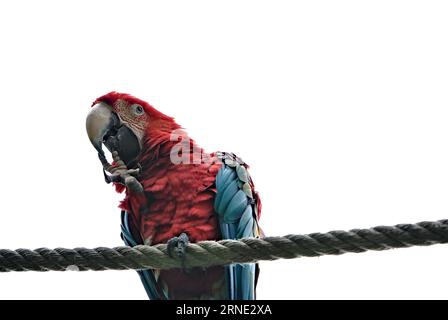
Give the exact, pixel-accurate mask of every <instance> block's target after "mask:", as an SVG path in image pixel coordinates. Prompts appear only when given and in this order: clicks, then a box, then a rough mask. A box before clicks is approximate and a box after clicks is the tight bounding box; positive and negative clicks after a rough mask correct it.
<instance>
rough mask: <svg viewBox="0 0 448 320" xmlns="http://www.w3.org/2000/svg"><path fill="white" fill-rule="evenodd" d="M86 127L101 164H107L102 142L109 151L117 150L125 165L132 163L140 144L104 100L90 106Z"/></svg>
mask: <svg viewBox="0 0 448 320" xmlns="http://www.w3.org/2000/svg"><path fill="white" fill-rule="evenodd" d="M86 129H87V135H88V136H89V139H90V142H91V143H92V144H93V146H94V147H95V149H96V150H97V151H98V155H99V157H100V160H101V162H102V163H103V165H105V164H107V160H106V156H105V154H104V151H103V148H102V145H103V144H104V145H105V146H106V148H107V149H108V150H109V151H110V152H117V153H118V155H119V157H120V159H121V160H123V161H124V162H125V163H126V164H127V165H132V163H133V161H134V160H135V159H136V158H137V156H138V155H139V154H140V150H141V146H140V141H139V139H138V138H137V136H136V135H135V134H134V132H133V131H132V130H131V129H130V128H129V127H128V126H127V125H126V124H122V123H121V121H120V119H119V117H118V115H117V114H116V113H115V112H114V111H113V110H112V108H111V107H110V106H109V105H108V104H106V103H104V102H99V103H97V104H95V105H94V106H93V107H92V110H91V111H90V113H89V114H88V115H87V119H86Z"/></svg>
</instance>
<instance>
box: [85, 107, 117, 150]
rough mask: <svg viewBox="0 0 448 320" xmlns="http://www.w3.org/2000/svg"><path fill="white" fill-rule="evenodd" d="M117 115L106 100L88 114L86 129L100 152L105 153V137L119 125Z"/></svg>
mask: <svg viewBox="0 0 448 320" xmlns="http://www.w3.org/2000/svg"><path fill="white" fill-rule="evenodd" d="M119 122H120V121H119V119H118V117H117V115H116V114H115V113H114V112H112V109H111V107H109V106H108V105H107V104H105V103H104V102H100V103H97V104H96V105H94V106H93V107H92V110H91V111H90V112H89V114H88V115H87V119H86V129H87V135H88V136H89V139H90V142H91V143H92V144H93V146H94V147H95V149H96V150H97V151H98V153H100V154H104V151H103V148H102V143H103V141H104V137H105V136H106V134H107V133H108V132H109V130H111V129H112V128H113V127H115V126H117V125H119Z"/></svg>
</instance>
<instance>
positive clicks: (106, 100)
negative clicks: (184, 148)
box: [86, 91, 180, 166]
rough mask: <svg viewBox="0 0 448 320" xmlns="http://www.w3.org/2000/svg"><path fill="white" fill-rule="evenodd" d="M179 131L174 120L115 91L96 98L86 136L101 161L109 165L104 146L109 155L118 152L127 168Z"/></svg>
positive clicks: (88, 120) (88, 117) (148, 105)
mask: <svg viewBox="0 0 448 320" xmlns="http://www.w3.org/2000/svg"><path fill="white" fill-rule="evenodd" d="M178 128H180V126H179V125H177V124H176V123H175V121H174V119H173V118H172V117H169V116H167V115H165V114H163V113H161V112H160V111H158V110H156V109H155V108H154V107H152V106H151V105H150V104H149V103H147V102H145V101H143V100H140V99H138V98H136V97H134V96H131V95H129V94H126V93H118V92H115V91H113V92H110V93H108V94H106V95H103V96H101V97H99V98H97V99H96V100H95V101H94V102H93V104H92V109H91V111H90V112H89V114H88V115H87V119H86V129H87V135H88V137H89V139H90V142H91V143H92V144H93V146H94V147H95V149H96V150H97V151H98V154H99V157H100V159H101V161H102V162H103V163H104V161H106V160H105V155H104V151H103V148H102V145H103V144H104V145H105V146H106V148H107V149H108V150H109V151H110V152H114V151H115V152H118V155H119V157H120V158H121V160H123V161H124V162H125V164H126V165H127V166H132V165H133V164H134V163H135V162H136V160H137V159H138V158H139V156H140V155H141V154H142V151H143V150H145V149H148V148H149V146H148V144H150V143H151V139H159V140H160V137H165V138H167V137H169V135H170V133H171V132H172V131H173V130H175V129H178Z"/></svg>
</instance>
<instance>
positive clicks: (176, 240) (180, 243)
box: [167, 232, 190, 273]
mask: <svg viewBox="0 0 448 320" xmlns="http://www.w3.org/2000/svg"><path fill="white" fill-rule="evenodd" d="M189 242H190V240H189V239H188V236H187V234H186V233H184V232H183V233H181V234H180V235H179V236H178V237H173V238H171V239H170V240H168V242H167V249H168V255H169V256H170V257H177V258H180V259H181V263H182V271H183V272H184V273H187V269H186V268H185V253H186V249H187V245H188V243H189Z"/></svg>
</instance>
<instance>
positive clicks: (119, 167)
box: [100, 151, 143, 192]
mask: <svg viewBox="0 0 448 320" xmlns="http://www.w3.org/2000/svg"><path fill="white" fill-rule="evenodd" d="M100 158H101V157H100ZM112 158H113V160H114V164H110V163H108V162H107V161H106V162H105V163H104V164H103V174H104V180H105V181H106V183H111V182H114V183H120V184H123V185H125V186H126V187H128V188H129V189H130V190H132V191H135V192H143V186H142V185H141V183H140V182H139V181H138V180H137V178H136V177H137V176H138V175H139V174H140V168H136V169H128V168H127V166H126V164H125V163H124V162H123V161H122V160H121V159H120V157H119V156H118V152H116V151H114V152H112ZM107 172H108V173H110V175H108V174H107Z"/></svg>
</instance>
